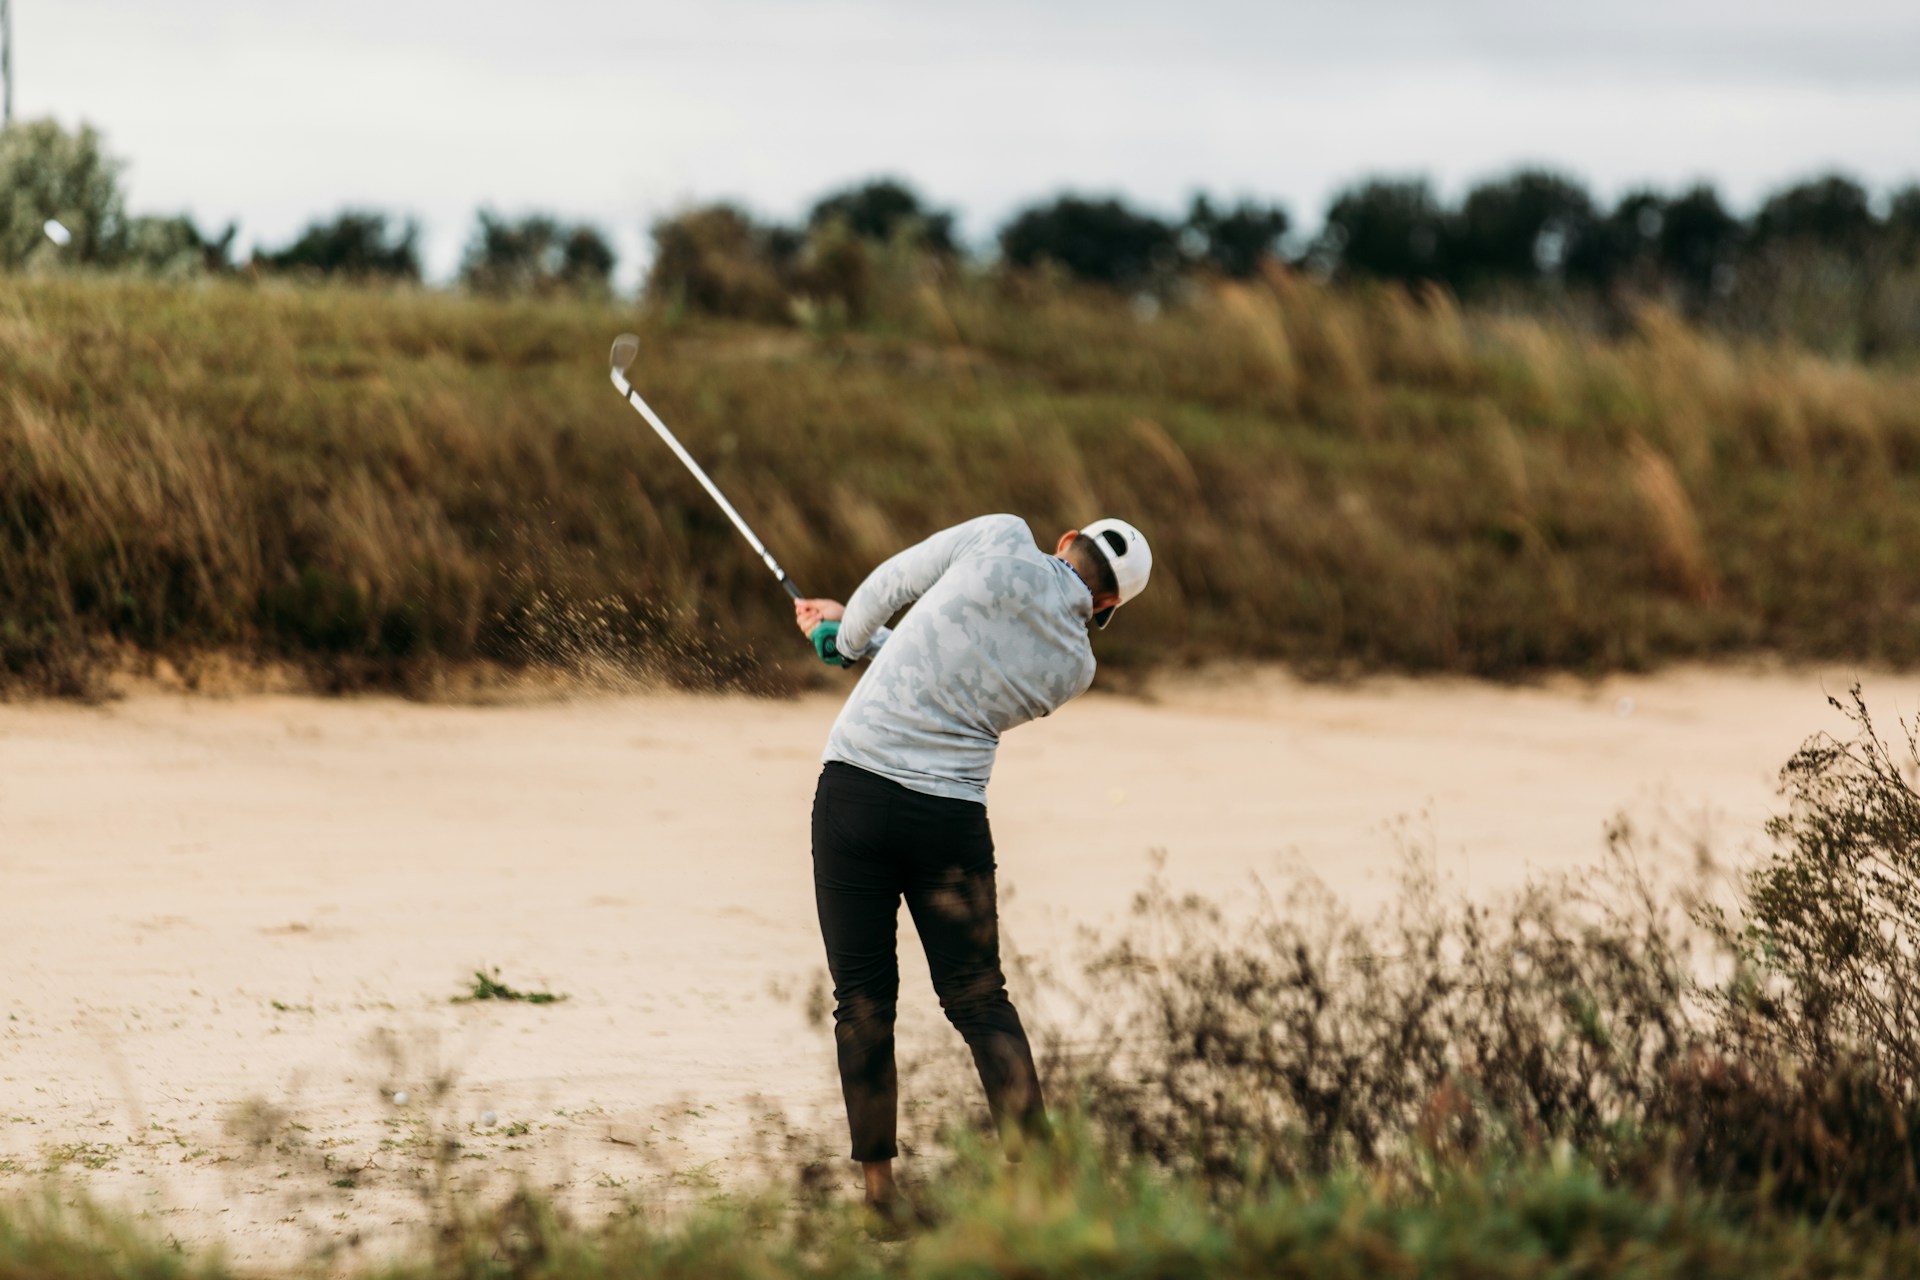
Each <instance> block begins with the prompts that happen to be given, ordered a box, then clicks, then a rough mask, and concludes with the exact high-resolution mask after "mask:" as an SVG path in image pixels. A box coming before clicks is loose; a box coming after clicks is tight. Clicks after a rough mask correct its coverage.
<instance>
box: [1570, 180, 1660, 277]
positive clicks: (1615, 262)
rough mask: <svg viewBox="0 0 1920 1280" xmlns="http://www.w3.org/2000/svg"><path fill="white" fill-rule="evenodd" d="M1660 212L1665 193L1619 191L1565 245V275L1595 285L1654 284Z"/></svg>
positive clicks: (1658, 256) (1657, 258)
mask: <svg viewBox="0 0 1920 1280" xmlns="http://www.w3.org/2000/svg"><path fill="white" fill-rule="evenodd" d="M1666 218H1667V201H1666V197H1664V196H1662V195H1660V194H1659V193H1658V192H1655V191H1633V192H1629V193H1628V194H1627V195H1625V196H1622V197H1621V199H1620V201H1619V203H1618V204H1616V205H1614V207H1613V209H1612V211H1611V212H1609V213H1608V214H1607V215H1606V216H1605V217H1596V218H1595V220H1594V222H1593V225H1592V226H1591V227H1590V228H1589V229H1588V231H1587V234H1586V235H1585V236H1584V237H1582V238H1581V240H1580V242H1579V243H1578V244H1576V245H1573V246H1572V247H1571V248H1570V249H1569V250H1568V252H1567V256H1566V274H1567V278H1568V279H1570V280H1575V281H1578V282H1579V283H1581V284H1584V285H1590V286H1592V287H1594V288H1598V289H1612V288H1615V287H1626V288H1629V289H1632V290H1636V291H1640V292H1652V291H1655V290H1657V289H1659V288H1660V287H1661V286H1662V284H1663V283H1664V272H1663V271H1662V270H1661V266H1660V232H1661V229H1662V228H1663V227H1664V226H1665V225H1666Z"/></svg>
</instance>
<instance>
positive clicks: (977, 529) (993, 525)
mask: <svg viewBox="0 0 1920 1280" xmlns="http://www.w3.org/2000/svg"><path fill="white" fill-rule="evenodd" d="M959 527H960V528H961V529H962V530H964V531H965V532H966V534H967V537H968V539H969V540H970V541H972V542H973V543H974V544H976V545H977V546H980V547H982V548H985V549H989V550H996V551H998V550H1020V549H1022V548H1032V549H1034V550H1038V545H1037V544H1036V543H1035V542H1034V540H1033V530H1032V529H1029V528H1028V527H1027V522H1026V521H1025V520H1022V519H1021V518H1020V517H1019V516H1014V515H1008V514H1006V513H1005V512H1000V513H998V514H995V515H990V516H975V517H974V518H973V519H971V520H969V521H967V522H966V523H965V524H963V525H961V526H959Z"/></svg>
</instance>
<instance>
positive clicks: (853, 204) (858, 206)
mask: <svg viewBox="0 0 1920 1280" xmlns="http://www.w3.org/2000/svg"><path fill="white" fill-rule="evenodd" d="M833 222H838V223H841V224H842V225H844V226H845V227H846V229H847V230H848V231H850V232H852V233H853V234H854V235H855V236H858V237H859V238H860V239H862V240H880V241H888V240H892V239H894V238H895V237H896V236H900V235H907V236H911V237H913V238H914V239H915V240H916V241H917V242H918V243H919V244H920V245H921V246H922V247H923V248H925V249H928V250H930V251H932V252H934V253H937V254H940V255H942V256H952V255H953V254H955V253H958V252H959V246H958V245H957V244H956V243H955V241H954V238H953V215H952V214H951V213H947V212H944V211H941V210H936V209H932V208H930V207H928V206H927V205H926V204H924V203H922V202H921V199H920V197H919V195H918V194H916V193H915V192H914V190H913V189H912V188H911V187H908V186H906V185H905V184H903V183H900V182H896V181H895V180H893V179H891V178H879V179H876V180H874V181H872V182H866V183H862V184H860V185H858V186H853V187H848V188H846V189H845V190H843V191H836V192H834V193H832V194H831V195H828V196H826V197H824V198H822V199H821V200H820V202H819V203H818V204H815V205H814V206H813V210H812V212H811V213H809V214H808V215H807V228H808V229H809V230H810V231H819V230H821V229H822V228H824V227H826V226H827V225H828V224H829V223H833Z"/></svg>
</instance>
